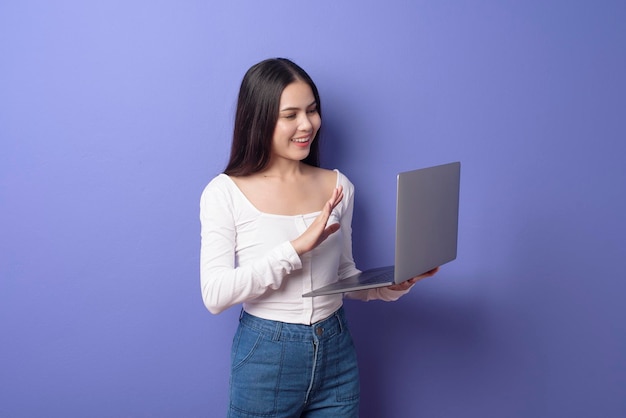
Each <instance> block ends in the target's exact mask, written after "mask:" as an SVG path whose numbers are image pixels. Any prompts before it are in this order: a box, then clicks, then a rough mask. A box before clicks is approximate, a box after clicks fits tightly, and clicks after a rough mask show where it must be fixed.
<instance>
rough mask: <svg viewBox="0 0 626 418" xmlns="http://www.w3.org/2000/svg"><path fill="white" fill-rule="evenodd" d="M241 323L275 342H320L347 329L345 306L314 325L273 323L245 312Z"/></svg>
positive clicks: (242, 314) (242, 313) (242, 312)
mask: <svg viewBox="0 0 626 418" xmlns="http://www.w3.org/2000/svg"><path fill="white" fill-rule="evenodd" d="M239 322H240V323H241V325H245V326H247V327H250V328H252V329H255V330H257V331H258V332H260V333H262V334H264V335H265V336H266V337H267V338H270V339H272V340H274V341H311V340H318V341H319V340H325V339H328V338H331V337H333V336H335V335H337V334H341V333H342V332H343V331H344V330H345V329H347V328H346V327H347V323H346V318H345V314H344V311H343V306H342V307H341V308H339V309H338V310H337V311H335V313H333V314H332V315H331V316H329V317H328V318H326V319H323V320H321V321H319V322H316V323H315V324H312V325H303V324H290V323H287V322H280V321H272V320H269V319H263V318H259V317H257V316H254V315H250V314H249V313H247V312H246V311H244V310H242V311H241V317H240V318H239Z"/></svg>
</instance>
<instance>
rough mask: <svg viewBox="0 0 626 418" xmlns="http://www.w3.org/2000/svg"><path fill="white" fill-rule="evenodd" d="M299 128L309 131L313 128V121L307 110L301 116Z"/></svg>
mask: <svg viewBox="0 0 626 418" xmlns="http://www.w3.org/2000/svg"><path fill="white" fill-rule="evenodd" d="M298 129H300V130H301V131H305V132H309V131H311V130H312V129H313V123H312V122H311V118H310V117H309V115H308V114H307V113H306V112H304V113H303V114H302V116H301V117H300V122H299V124H298Z"/></svg>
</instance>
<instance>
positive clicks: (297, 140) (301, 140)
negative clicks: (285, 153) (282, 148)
mask: <svg viewBox="0 0 626 418" xmlns="http://www.w3.org/2000/svg"><path fill="white" fill-rule="evenodd" d="M292 141H293V142H301V143H302V142H307V141H308V139H307V138H293V139H292Z"/></svg>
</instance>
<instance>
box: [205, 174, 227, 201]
mask: <svg viewBox="0 0 626 418" xmlns="http://www.w3.org/2000/svg"><path fill="white" fill-rule="evenodd" d="M234 188H235V183H234V182H233V180H232V179H231V178H230V177H228V176H227V175H226V174H223V173H222V174H218V175H217V176H215V177H214V178H213V179H212V180H211V181H210V182H209V184H207V185H206V186H205V188H204V190H203V191H202V196H201V201H202V202H205V201H210V200H224V199H227V200H231V199H232V195H233V192H234Z"/></svg>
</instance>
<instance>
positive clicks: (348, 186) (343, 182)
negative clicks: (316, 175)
mask: <svg viewBox="0 0 626 418" xmlns="http://www.w3.org/2000/svg"><path fill="white" fill-rule="evenodd" d="M332 172H333V173H336V176H337V186H343V190H344V193H345V192H346V191H347V192H348V193H349V194H352V193H354V184H352V182H351V181H350V179H349V178H348V177H347V176H346V175H345V174H343V173H342V172H341V171H339V170H338V169H334V170H332Z"/></svg>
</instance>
